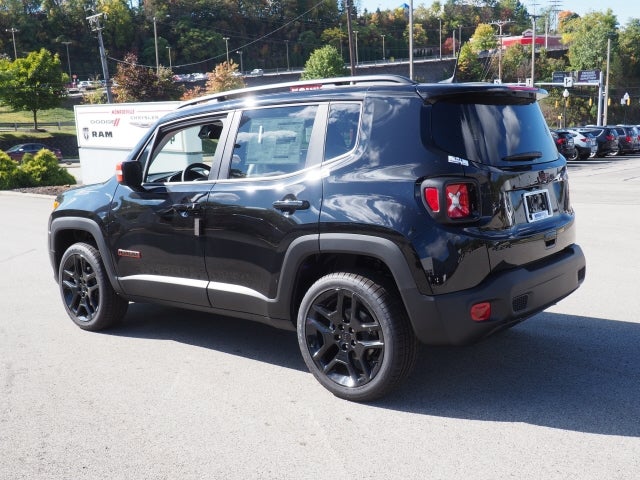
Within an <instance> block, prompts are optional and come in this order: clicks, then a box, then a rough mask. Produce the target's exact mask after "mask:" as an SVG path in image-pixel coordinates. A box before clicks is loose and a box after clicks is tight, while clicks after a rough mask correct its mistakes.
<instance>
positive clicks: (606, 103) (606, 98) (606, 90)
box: [602, 35, 611, 125]
mask: <svg viewBox="0 0 640 480" xmlns="http://www.w3.org/2000/svg"><path fill="white" fill-rule="evenodd" d="M610 60H611V35H609V36H608V38H607V80H606V82H605V85H604V106H603V109H604V112H603V115H602V117H603V118H602V125H607V114H608V113H609V112H608V110H609V108H608V106H609V65H610V63H611V62H610Z"/></svg>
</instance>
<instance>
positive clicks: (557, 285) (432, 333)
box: [401, 245, 586, 345]
mask: <svg viewBox="0 0 640 480" xmlns="http://www.w3.org/2000/svg"><path fill="white" fill-rule="evenodd" d="M585 271H586V260H585V257H584V254H583V252H582V249H581V248H580V247H579V246H578V245H571V246H570V247H568V248H566V249H564V250H563V251H562V252H559V253H557V254H556V255H553V256H551V257H549V258H548V259H546V260H545V261H544V262H540V263H536V264H535V265H529V266H524V267H520V268H517V269H512V270H508V271H504V272H501V273H498V274H496V275H494V276H492V277H490V278H489V279H487V280H486V281H484V282H483V283H481V284H480V285H478V286H477V287H475V288H473V289H470V290H464V291H461V292H455V293H450V294H445V295H437V296H429V295H422V294H420V293H419V292H418V291H417V290H410V291H402V292H401V293H402V296H403V299H404V302H405V305H406V307H407V311H408V314H409V318H410V319H411V323H412V325H413V329H414V331H415V333H416V336H417V337H418V339H419V340H420V341H421V342H422V343H425V344H428V345H461V344H467V343H472V342H474V341H477V340H479V339H481V338H483V337H486V336H488V335H490V334H491V333H493V332H495V331H497V330H500V329H501V328H504V327H505V326H508V325H510V324H513V323H517V322H519V321H522V320H524V319H526V318H528V317H530V316H532V315H535V314H536V313H539V312H540V311H542V310H544V309H545V308H547V307H549V306H551V305H553V304H555V303H557V302H558V301H559V300H561V299H562V298H564V297H566V296H567V295H569V294H570V293H571V292H573V291H574V290H576V289H577V288H578V287H579V286H580V284H581V283H582V281H583V280H584V277H585ZM480 302H490V303H491V318H490V319H489V320H486V321H483V322H476V321H473V320H472V319H471V317H470V314H469V311H470V309H471V306H472V305H474V304H476V303H480Z"/></svg>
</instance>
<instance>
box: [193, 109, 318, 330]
mask: <svg viewBox="0 0 640 480" xmlns="http://www.w3.org/2000/svg"><path fill="white" fill-rule="evenodd" d="M327 109H328V108H327V106H326V105H323V104H302V105H284V106H276V107H268V108H256V109H245V110H242V111H238V112H236V115H235V118H234V120H233V127H232V128H233V131H234V132H235V134H232V135H231V137H232V138H231V141H230V142H228V144H227V147H226V150H225V162H224V164H223V166H222V169H221V174H220V178H219V180H218V182H217V183H216V184H215V185H214V186H213V189H212V190H211V193H210V195H209V199H208V202H207V208H206V218H205V224H206V246H205V253H206V268H207V271H208V274H209V280H210V281H211V283H210V285H209V298H210V301H211V304H212V306H213V307H214V308H217V309H221V310H231V311H239V312H245V313H253V314H257V315H263V316H265V315H272V314H273V312H270V310H269V308H270V307H269V304H272V303H274V299H275V298H276V297H277V295H278V293H279V291H280V289H281V287H282V285H281V272H282V266H283V264H284V263H285V256H286V255H287V252H288V250H289V247H290V246H291V245H292V243H293V242H296V241H297V242H298V243H300V242H304V245H305V246H304V248H306V249H311V250H312V251H317V248H318V245H317V234H318V217H319V212H320V204H321V200H322V181H321V170H320V164H321V160H322V141H323V139H324V128H325V124H326V115H327ZM287 281H291V279H287ZM291 288H293V286H291ZM287 290H289V289H287ZM287 314H288V312H280V313H276V314H275V315H276V316H281V317H282V316H286V315H287Z"/></svg>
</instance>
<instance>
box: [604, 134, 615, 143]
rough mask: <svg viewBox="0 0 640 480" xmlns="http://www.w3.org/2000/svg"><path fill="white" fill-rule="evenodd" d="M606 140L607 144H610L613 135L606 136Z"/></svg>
mask: <svg viewBox="0 0 640 480" xmlns="http://www.w3.org/2000/svg"><path fill="white" fill-rule="evenodd" d="M606 138H607V142H612V141H613V140H614V139H613V135H607V137H606Z"/></svg>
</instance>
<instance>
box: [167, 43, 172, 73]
mask: <svg viewBox="0 0 640 480" xmlns="http://www.w3.org/2000/svg"><path fill="white" fill-rule="evenodd" d="M167 50H169V70H171V68H172V66H173V65H172V64H171V46H169V45H167Z"/></svg>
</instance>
